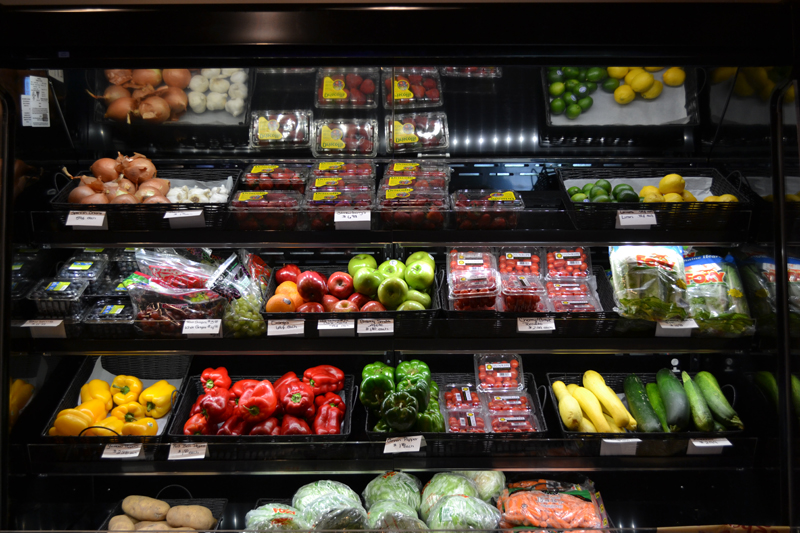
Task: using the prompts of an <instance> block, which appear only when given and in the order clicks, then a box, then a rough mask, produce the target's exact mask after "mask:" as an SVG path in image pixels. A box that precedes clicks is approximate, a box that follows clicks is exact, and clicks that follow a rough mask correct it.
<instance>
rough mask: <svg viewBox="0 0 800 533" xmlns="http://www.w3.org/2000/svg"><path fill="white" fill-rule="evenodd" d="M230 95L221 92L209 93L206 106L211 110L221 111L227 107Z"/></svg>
mask: <svg viewBox="0 0 800 533" xmlns="http://www.w3.org/2000/svg"><path fill="white" fill-rule="evenodd" d="M227 102H228V97H227V96H225V95H224V94H220V93H208V96H206V108H207V109H208V110H209V111H221V110H223V109H225V104H226V103H227Z"/></svg>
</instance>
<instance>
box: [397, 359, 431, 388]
mask: <svg viewBox="0 0 800 533" xmlns="http://www.w3.org/2000/svg"><path fill="white" fill-rule="evenodd" d="M416 376H422V377H423V378H425V381H427V382H428V386H429V387H430V385H431V369H430V368H428V365H426V364H425V363H423V362H422V361H419V360H417V359H412V360H411V361H403V362H402V363H400V364H399V365H397V369H396V370H395V371H394V382H395V383H400V382H401V381H403V380H404V379H408V378H410V377H416Z"/></svg>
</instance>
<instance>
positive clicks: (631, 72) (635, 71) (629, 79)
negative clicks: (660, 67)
mask: <svg viewBox="0 0 800 533" xmlns="http://www.w3.org/2000/svg"><path fill="white" fill-rule="evenodd" d="M640 72H644V69H643V68H639V67H634V68H632V69H630V70H629V71H628V73H627V74H625V83H627V84H628V85H630V84H631V82H632V81H633V78H635V77H636V76H637V74H639V73H640Z"/></svg>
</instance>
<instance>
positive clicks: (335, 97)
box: [314, 67, 380, 109]
mask: <svg viewBox="0 0 800 533" xmlns="http://www.w3.org/2000/svg"><path fill="white" fill-rule="evenodd" d="M379 83H380V78H379V73H378V68H377V67H330V68H320V69H319V70H318V71H317V83H316V87H317V98H316V100H315V102H314V103H315V105H316V106H317V107H319V108H321V109H375V108H376V107H378V101H377V99H376V97H377V95H378V84H379Z"/></svg>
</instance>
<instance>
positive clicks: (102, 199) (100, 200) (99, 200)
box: [78, 192, 108, 204]
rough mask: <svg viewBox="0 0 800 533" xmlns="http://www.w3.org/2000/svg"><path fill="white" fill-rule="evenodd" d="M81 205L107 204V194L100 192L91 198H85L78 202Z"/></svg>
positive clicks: (90, 196)
mask: <svg viewBox="0 0 800 533" xmlns="http://www.w3.org/2000/svg"><path fill="white" fill-rule="evenodd" d="M78 203H79V204H107V203H108V198H107V197H106V195H105V194H103V193H101V192H98V193H94V194H92V195H89V196H84V197H83V198H81V200H80V201H79V202H78Z"/></svg>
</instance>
